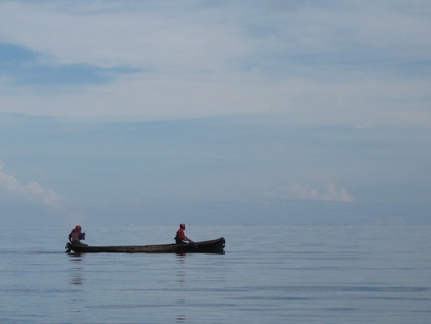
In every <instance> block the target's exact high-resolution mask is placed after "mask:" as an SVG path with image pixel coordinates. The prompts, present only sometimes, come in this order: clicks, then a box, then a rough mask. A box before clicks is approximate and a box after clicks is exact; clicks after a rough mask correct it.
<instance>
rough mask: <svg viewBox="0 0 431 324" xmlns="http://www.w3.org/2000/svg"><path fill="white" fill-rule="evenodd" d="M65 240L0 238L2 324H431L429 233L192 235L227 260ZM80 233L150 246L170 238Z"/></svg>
mask: <svg viewBox="0 0 431 324" xmlns="http://www.w3.org/2000/svg"><path fill="white" fill-rule="evenodd" d="M83 225H85V224H83ZM69 230H70V228H62V229H51V230H49V229H48V230H46V229H45V230H44V233H45V234H44V233H41V232H40V231H34V230H7V231H6V230H2V231H1V233H0V242H1V247H0V257H1V263H0V290H1V295H0V301H1V302H0V322H1V323H301V324H306V323H331V324H333V323H409V324H412V323H430V322H431V238H430V230H431V227H429V226H428V227H426V226H425V227H419V226H400V227H392V226H387V227H385V226H379V227H362V226H351V227H350V226H306V227H280V226H278V227H275V226H274V227H272V226H271V227H259V226H238V227H228V226H226V227H204V226H189V227H188V229H187V231H186V232H187V234H188V235H189V236H190V237H191V238H192V239H195V240H196V241H199V240H206V239H212V238H217V237H220V236H224V237H225V238H226V241H227V242H226V244H227V246H226V253H225V254H224V255H213V254H185V255H177V254H108V253H100V254H82V255H73V254H66V253H64V249H63V247H64V245H65V243H66V239H65V237H66V236H67V234H68V232H69ZM84 231H85V232H87V243H88V244H93V245H103V244H105V243H108V242H109V243H111V244H112V245H117V244H118V245H121V244H153V243H165V242H171V241H172V237H173V235H174V232H175V231H176V228H172V227H169V228H168V227H137V226H128V227H124V228H115V229H114V228H113V229H109V228H104V229H100V228H99V229H96V228H85V226H84ZM114 231H115V233H117V234H116V236H115V239H114V237H113V235H112V233H113V232H114Z"/></svg>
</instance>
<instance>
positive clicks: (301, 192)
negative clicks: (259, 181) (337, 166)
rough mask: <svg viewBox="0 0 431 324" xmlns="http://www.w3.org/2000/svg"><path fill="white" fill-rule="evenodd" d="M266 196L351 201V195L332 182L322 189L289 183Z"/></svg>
mask: <svg viewBox="0 0 431 324" xmlns="http://www.w3.org/2000/svg"><path fill="white" fill-rule="evenodd" d="M268 196H269V197H270V198H275V199H293V200H324V201H343V202H351V201H353V197H352V196H351V195H350V194H349V193H348V192H347V190H346V189H345V188H343V189H341V190H337V188H336V186H335V184H333V183H330V184H328V185H327V187H326V190H324V191H319V190H317V189H310V188H309V187H308V186H300V185H289V186H284V187H282V188H280V189H279V190H277V192H271V193H269V194H268Z"/></svg>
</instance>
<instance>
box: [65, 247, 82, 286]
mask: <svg viewBox="0 0 431 324" xmlns="http://www.w3.org/2000/svg"><path fill="white" fill-rule="evenodd" d="M68 256H69V258H70V259H69V261H70V262H71V264H72V267H71V268H70V269H69V275H70V284H71V285H73V286H79V285H82V283H83V281H84V278H83V276H82V266H81V262H82V259H83V257H82V256H81V254H80V253H68Z"/></svg>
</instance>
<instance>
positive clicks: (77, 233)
mask: <svg viewBox="0 0 431 324" xmlns="http://www.w3.org/2000/svg"><path fill="white" fill-rule="evenodd" d="M81 240H85V233H82V227H81V226H79V225H76V227H75V228H74V229H73V230H72V231H71V232H70V234H69V241H70V243H72V244H73V245H84V246H87V244H84V243H81Z"/></svg>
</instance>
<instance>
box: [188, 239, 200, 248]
mask: <svg viewBox="0 0 431 324" xmlns="http://www.w3.org/2000/svg"><path fill="white" fill-rule="evenodd" d="M188 241H189V243H190V245H191V246H193V247H194V248H198V245H197V244H196V243H195V242H193V241H192V240H191V239H189V238H188Z"/></svg>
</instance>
